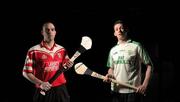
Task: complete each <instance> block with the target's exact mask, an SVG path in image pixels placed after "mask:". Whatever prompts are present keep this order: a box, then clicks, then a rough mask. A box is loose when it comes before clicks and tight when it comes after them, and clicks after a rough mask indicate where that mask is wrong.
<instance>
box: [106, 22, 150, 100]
mask: <svg viewBox="0 0 180 102" xmlns="http://www.w3.org/2000/svg"><path fill="white" fill-rule="evenodd" d="M114 36H116V38H117V40H118V42H117V45H115V46H114V47H113V48H112V49H111V50H110V52H109V57H108V61H107V67H108V68H109V69H108V73H107V75H106V79H105V80H104V81H106V82H107V81H109V78H114V79H116V80H117V81H119V82H123V83H126V84H130V85H133V86H136V87H137V88H138V89H137V90H133V89H129V88H125V87H122V86H120V85H117V84H114V83H111V91H112V97H113V102H140V99H141V98H140V97H141V95H142V94H144V93H145V92H146V89H147V87H148V84H149V81H150V78H151V76H152V71H153V65H152V62H151V59H150V57H149V55H148V53H147V52H146V51H145V49H144V48H143V47H142V45H141V44H140V43H139V42H135V41H132V40H131V39H129V38H128V36H127V26H125V24H124V23H123V22H122V21H121V20H117V21H116V22H115V23H114ZM142 63H143V64H144V65H145V66H146V72H145V78H144V80H143V81H142V78H141V76H142V75H141V70H142V69H141V67H142V66H141V64H142Z"/></svg>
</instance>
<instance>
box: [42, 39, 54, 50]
mask: <svg viewBox="0 0 180 102" xmlns="http://www.w3.org/2000/svg"><path fill="white" fill-rule="evenodd" d="M44 42H45V44H46V46H47V47H48V48H49V49H51V48H52V47H53V46H54V43H55V41H54V40H52V41H44Z"/></svg>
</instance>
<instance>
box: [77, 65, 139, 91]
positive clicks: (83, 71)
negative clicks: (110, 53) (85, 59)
mask: <svg viewBox="0 0 180 102" xmlns="http://www.w3.org/2000/svg"><path fill="white" fill-rule="evenodd" d="M74 68H75V72H76V73H77V74H80V75H90V76H92V77H95V78H99V79H105V76H103V75H101V74H98V73H96V72H94V71H92V70H90V69H88V67H87V66H86V65H84V64H83V63H82V62H79V63H77V64H76V65H75V66H74ZM110 80H111V82H113V83H116V84H119V85H121V86H123V87H126V88H131V89H134V90H137V87H135V86H132V85H129V84H126V83H123V82H119V81H117V80H115V79H112V78H111V79H110Z"/></svg>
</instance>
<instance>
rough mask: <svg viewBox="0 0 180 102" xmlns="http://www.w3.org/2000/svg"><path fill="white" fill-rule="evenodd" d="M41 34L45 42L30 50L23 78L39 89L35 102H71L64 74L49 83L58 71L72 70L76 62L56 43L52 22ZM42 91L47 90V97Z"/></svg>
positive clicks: (46, 25)
mask: <svg viewBox="0 0 180 102" xmlns="http://www.w3.org/2000/svg"><path fill="white" fill-rule="evenodd" d="M41 34H42V35H43V40H42V41H41V43H40V44H38V45H35V46H33V47H31V48H30V49H29V50H28V52H27V56H26V60H25V64H24V68H23V76H24V77H25V78H26V79H28V80H29V81H31V82H32V83H34V84H35V86H36V88H37V89H36V91H35V94H34V97H33V102H70V96H69V94H68V91H67V89H66V86H65V84H66V78H65V76H64V73H62V74H60V75H59V76H58V78H56V80H55V81H53V82H52V83H51V84H50V83H49V82H48V81H49V80H50V79H51V78H52V77H53V76H54V75H55V73H56V72H57V70H59V69H62V68H63V67H64V68H71V67H72V66H73V64H74V62H72V61H70V60H69V57H68V54H67V51H66V49H65V48H64V47H63V46H61V45H58V44H56V43H55V40H54V39H55V36H56V29H55V25H54V24H53V23H52V22H46V23H44V24H43V26H42V31H41ZM40 90H45V91H46V95H42V94H40Z"/></svg>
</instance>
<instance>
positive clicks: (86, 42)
mask: <svg viewBox="0 0 180 102" xmlns="http://www.w3.org/2000/svg"><path fill="white" fill-rule="evenodd" d="M91 47H92V40H91V38H90V37H88V36H83V37H82V39H81V44H80V47H79V49H78V50H77V51H76V52H75V53H74V55H73V56H72V57H71V59H70V61H72V62H73V61H75V60H76V59H77V58H78V57H79V56H80V55H81V54H82V53H83V52H85V51H87V50H89V49H91ZM66 70H68V69H67V68H62V69H60V70H58V71H57V72H56V74H55V75H54V76H53V77H52V78H51V79H50V80H49V83H50V84H52V83H53V81H54V80H56V78H57V77H58V76H59V75H60V74H61V73H62V72H64V71H66ZM40 93H41V94H42V95H46V93H45V90H41V91H40Z"/></svg>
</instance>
